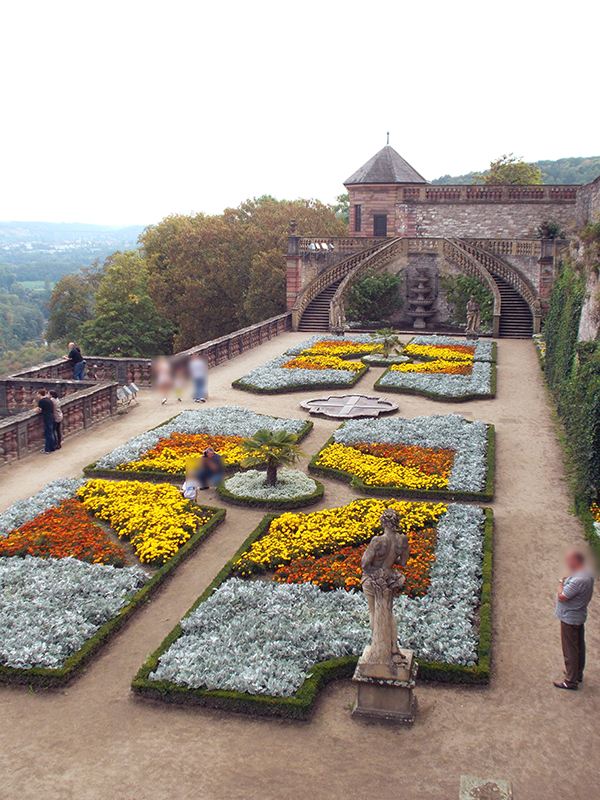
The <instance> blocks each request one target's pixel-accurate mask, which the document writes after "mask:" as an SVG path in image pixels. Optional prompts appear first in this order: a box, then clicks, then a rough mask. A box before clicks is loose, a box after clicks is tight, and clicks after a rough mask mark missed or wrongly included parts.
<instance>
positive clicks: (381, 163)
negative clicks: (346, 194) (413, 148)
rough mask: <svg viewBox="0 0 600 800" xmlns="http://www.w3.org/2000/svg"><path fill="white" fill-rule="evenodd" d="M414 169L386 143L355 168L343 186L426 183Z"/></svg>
mask: <svg viewBox="0 0 600 800" xmlns="http://www.w3.org/2000/svg"><path fill="white" fill-rule="evenodd" d="M427 182H428V181H426V180H425V178H424V177H423V176H422V175H419V173H418V172H417V170H416V169H413V168H412V167H411V165H410V164H409V163H408V161H405V160H404V159H403V158H402V156H401V155H400V153H397V152H396V151H395V150H394V148H393V147H390V145H389V144H388V145H386V146H385V147H382V149H381V150H380V151H379V152H378V153H376V154H375V155H374V156H373V158H370V159H369V160H368V161H367V163H366V164H363V166H362V167H361V168H360V169H358V170H356V172H355V173H354V174H353V175H351V176H350V177H349V178H348V180H347V181H344V185H345V186H351V185H353V184H359V183H427Z"/></svg>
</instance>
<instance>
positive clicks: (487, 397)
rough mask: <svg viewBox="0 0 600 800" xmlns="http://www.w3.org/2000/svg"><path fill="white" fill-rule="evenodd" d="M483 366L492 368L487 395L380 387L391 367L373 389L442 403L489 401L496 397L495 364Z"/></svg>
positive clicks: (487, 362)
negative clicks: (451, 395)
mask: <svg viewBox="0 0 600 800" xmlns="http://www.w3.org/2000/svg"><path fill="white" fill-rule="evenodd" d="M494 344H495V342H494ZM479 363H485V364H491V367H492V381H491V391H490V393H489V394H461V395H458V396H457V397H450V396H449V395H446V394H437V393H436V392H430V391H428V390H427V389H414V388H412V387H405V386H388V385H387V384H386V385H385V386H382V385H381V381H382V380H383V378H384V377H385V376H386V375H387V374H388V372H389V371H390V369H391V367H390V368H389V369H386V371H385V372H384V373H383V375H382V376H381V377H380V378H379V380H377V381H376V382H375V385H374V387H373V388H374V389H379V390H380V391H382V392H397V393H398V394H416V395H421V396H422V397H429V398H430V399H431V400H439V401H441V402H442V403H461V402H464V401H466V400H490V399H491V398H493V397H495V396H496V364H495V362H493V361H492V362H490V361H485V362H479Z"/></svg>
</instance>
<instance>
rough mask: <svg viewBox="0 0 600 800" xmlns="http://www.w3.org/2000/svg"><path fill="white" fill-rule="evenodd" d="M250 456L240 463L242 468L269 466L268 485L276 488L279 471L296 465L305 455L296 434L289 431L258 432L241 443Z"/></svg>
mask: <svg viewBox="0 0 600 800" xmlns="http://www.w3.org/2000/svg"><path fill="white" fill-rule="evenodd" d="M241 447H242V449H243V450H244V451H245V452H246V453H247V454H248V455H247V456H246V457H245V458H244V459H243V460H242V461H241V462H240V463H241V465H242V467H257V466H263V465H265V464H266V466H267V478H266V480H267V484H268V485H269V486H275V484H276V483H277V470H278V469H279V467H281V466H283V465H287V464H290V465H291V464H295V463H296V461H297V460H298V459H299V458H300V456H301V455H303V453H302V451H301V450H300V445H299V444H298V437H297V436H296V434H295V433H288V432H287V431H275V432H273V431H268V430H260V431H256V433H255V434H254V436H252V437H251V438H249V439H244V440H243V441H242V442H241Z"/></svg>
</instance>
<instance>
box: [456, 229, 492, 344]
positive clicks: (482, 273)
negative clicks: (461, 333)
mask: <svg viewBox="0 0 600 800" xmlns="http://www.w3.org/2000/svg"><path fill="white" fill-rule="evenodd" d="M464 244H465V243H463V242H461V241H460V240H454V239H444V256H445V257H446V258H447V259H448V260H449V261H453V262H454V263H455V264H456V265H457V266H458V267H460V269H461V270H462V271H463V272H466V273H467V275H471V276H472V277H474V278H477V280H478V281H480V282H481V283H484V284H485V285H486V286H487V287H488V289H489V291H490V294H491V295H492V297H493V298H494V309H493V315H494V321H493V325H494V329H493V335H494V337H498V336H499V334H500V315H501V313H502V298H501V297H500V290H499V289H498V286H497V284H496V281H495V280H494V279H493V277H492V276H491V274H490V273H489V272H488V270H487V269H486V268H485V267H484V266H483V265H482V264H481V263H480V262H479V261H478V259H476V258H475V257H474V256H473V255H471V253H469V251H468V250H467V248H466V246H464Z"/></svg>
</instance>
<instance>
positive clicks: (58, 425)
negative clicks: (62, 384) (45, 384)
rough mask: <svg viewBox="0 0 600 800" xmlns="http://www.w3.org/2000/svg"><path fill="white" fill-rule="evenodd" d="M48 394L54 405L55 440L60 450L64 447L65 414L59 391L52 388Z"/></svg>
mask: <svg viewBox="0 0 600 800" xmlns="http://www.w3.org/2000/svg"><path fill="white" fill-rule="evenodd" d="M48 394H49V396H50V400H51V401H52V405H53V406H54V442H55V444H56V449H57V450H60V448H61V447H62V421H63V416H64V415H63V412H62V408H61V407H60V400H59V399H58V392H56V391H54V389H50V391H49V392H48Z"/></svg>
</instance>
